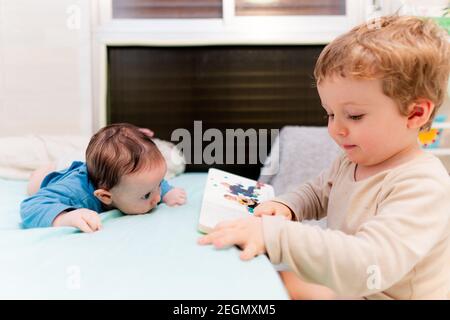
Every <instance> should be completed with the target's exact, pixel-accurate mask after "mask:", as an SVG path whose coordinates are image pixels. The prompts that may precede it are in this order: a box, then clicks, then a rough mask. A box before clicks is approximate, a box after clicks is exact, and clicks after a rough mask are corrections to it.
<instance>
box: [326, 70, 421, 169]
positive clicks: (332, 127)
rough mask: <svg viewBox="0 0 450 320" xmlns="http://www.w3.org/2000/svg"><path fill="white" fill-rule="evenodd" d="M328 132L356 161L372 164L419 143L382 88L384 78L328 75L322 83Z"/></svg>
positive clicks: (367, 164) (415, 133) (415, 134)
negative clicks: (352, 77)
mask: <svg viewBox="0 0 450 320" xmlns="http://www.w3.org/2000/svg"><path fill="white" fill-rule="evenodd" d="M317 88H318V92H319V95H320V99H321V101H322V106H323V108H324V109H325V110H326V112H327V114H328V131H329V133H330V136H331V137H332V138H333V139H334V141H335V142H336V143H337V144H338V145H339V146H340V147H341V148H342V149H343V150H344V151H345V152H346V153H347V155H348V157H349V159H350V160H351V161H353V162H355V163H358V164H362V165H366V166H371V165H376V164H380V163H382V162H383V161H385V160H387V159H389V158H390V157H393V156H395V155H396V154H397V153H399V152H400V151H401V150H403V149H404V148H406V147H408V146H410V145H411V144H413V143H417V132H415V131H414V130H411V129H408V127H407V120H408V117H407V116H404V115H402V114H401V113H400V110H399V109H398V107H397V105H396V103H395V101H394V100H393V99H391V98H389V97H388V96H386V95H385V94H384V93H383V91H382V85H381V80H355V79H349V78H342V77H333V78H326V79H325V80H324V81H322V82H321V83H320V84H319V85H318V87H317Z"/></svg>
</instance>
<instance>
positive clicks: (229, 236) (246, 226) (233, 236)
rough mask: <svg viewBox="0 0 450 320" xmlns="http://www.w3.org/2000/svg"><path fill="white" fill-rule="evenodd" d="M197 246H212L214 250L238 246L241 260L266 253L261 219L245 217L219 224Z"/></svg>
mask: <svg viewBox="0 0 450 320" xmlns="http://www.w3.org/2000/svg"><path fill="white" fill-rule="evenodd" d="M198 244H201V245H205V244H212V245H214V246H215V247H216V248H224V247H228V246H231V245H233V244H236V245H238V246H239V247H240V248H241V249H242V250H243V251H242V252H241V255H240V257H241V259H242V260H250V259H252V258H253V257H256V256H257V255H260V254H263V253H265V252H266V247H265V246H264V237H263V228H262V219H261V218H255V217H247V218H242V219H238V220H231V221H224V222H221V223H219V224H218V225H217V226H216V227H215V228H214V229H213V230H212V231H211V232H210V233H209V234H207V235H206V236H203V237H201V238H200V239H199V240H198Z"/></svg>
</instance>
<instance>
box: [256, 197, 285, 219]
mask: <svg viewBox="0 0 450 320" xmlns="http://www.w3.org/2000/svg"><path fill="white" fill-rule="evenodd" d="M254 215H255V216H256V217H261V216H262V215H269V216H283V217H285V218H286V219H288V220H292V218H293V213H292V211H291V209H290V208H289V207H288V206H286V205H284V204H282V203H279V202H275V201H266V202H263V203H261V204H259V205H258V206H257V207H256V208H255V211H254Z"/></svg>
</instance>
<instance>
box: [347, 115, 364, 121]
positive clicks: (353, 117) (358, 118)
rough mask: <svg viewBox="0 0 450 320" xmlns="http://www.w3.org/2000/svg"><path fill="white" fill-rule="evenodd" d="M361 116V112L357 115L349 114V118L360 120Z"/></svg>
mask: <svg viewBox="0 0 450 320" xmlns="http://www.w3.org/2000/svg"><path fill="white" fill-rule="evenodd" d="M363 116H364V115H363V114H360V115H357V116H349V118H350V119H351V120H361V119H362V117H363Z"/></svg>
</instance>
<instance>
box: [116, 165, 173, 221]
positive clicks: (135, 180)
mask: <svg viewBox="0 0 450 320" xmlns="http://www.w3.org/2000/svg"><path fill="white" fill-rule="evenodd" d="M166 170H167V169H166V165H165V163H161V164H160V165H157V166H154V167H152V168H151V169H149V168H144V169H141V170H140V171H138V172H134V173H132V174H128V175H125V176H123V177H122V178H121V179H120V182H119V183H118V184H117V185H115V186H114V187H113V188H111V190H110V192H111V198H112V206H113V207H115V208H118V209H119V210H120V211H122V212H123V213H126V214H144V213H148V212H149V211H150V210H151V209H153V208H154V207H156V205H157V204H158V203H159V201H160V200H161V196H160V194H161V190H160V184H161V181H162V180H163V178H164V175H165V174H166Z"/></svg>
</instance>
